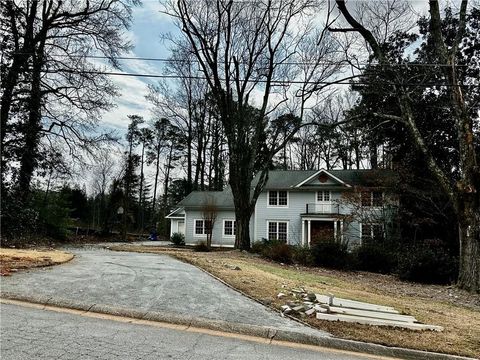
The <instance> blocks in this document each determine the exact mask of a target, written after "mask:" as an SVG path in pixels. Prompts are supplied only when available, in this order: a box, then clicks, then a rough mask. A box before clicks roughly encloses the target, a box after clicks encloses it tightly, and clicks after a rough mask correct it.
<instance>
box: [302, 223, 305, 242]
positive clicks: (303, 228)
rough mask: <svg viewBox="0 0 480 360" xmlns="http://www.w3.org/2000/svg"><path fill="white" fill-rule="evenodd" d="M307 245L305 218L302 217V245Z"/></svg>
mask: <svg viewBox="0 0 480 360" xmlns="http://www.w3.org/2000/svg"><path fill="white" fill-rule="evenodd" d="M304 245H305V220H303V219H302V246H304Z"/></svg>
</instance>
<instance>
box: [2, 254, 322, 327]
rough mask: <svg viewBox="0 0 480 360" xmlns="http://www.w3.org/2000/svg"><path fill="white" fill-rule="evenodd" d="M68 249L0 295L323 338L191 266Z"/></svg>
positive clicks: (6, 285)
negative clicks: (64, 257)
mask: <svg viewBox="0 0 480 360" xmlns="http://www.w3.org/2000/svg"><path fill="white" fill-rule="evenodd" d="M69 251H72V252H73V253H74V254H75V258H74V259H73V260H72V261H70V262H69V263H66V264H63V265H59V266H55V267H48V268H41V269H35V270H30V271H27V272H20V273H17V274H14V275H13V276H11V277H6V278H3V279H2V286H1V293H2V294H3V295H4V296H10V297H12V296H13V297H17V298H19V297H20V298H22V297H23V298H29V299H31V298H32V297H33V298H38V299H43V302H44V303H48V302H51V301H50V300H51V299H54V300H55V299H61V300H62V301H63V303H65V302H66V303H67V305H69V306H71V307H77V306H78V305H79V304H81V305H82V307H83V308H85V306H88V308H90V307H91V308H92V310H95V309H101V307H102V306H114V307H119V308H122V309H132V310H134V311H137V312H145V313H147V312H162V313H168V314H175V315H180V316H185V317H194V318H201V319H208V320H223V321H226V322H229V323H235V324H247V325H257V326H267V327H273V328H276V329H280V330H287V331H294V332H300V333H305V334H309V335H310V334H311V335H314V336H328V334H326V333H323V332H321V331H318V330H313V329H311V328H309V327H306V326H303V325H301V324H299V323H297V322H295V321H292V320H289V319H286V318H283V317H281V316H280V315H279V314H278V313H276V312H274V311H272V310H270V309H268V308H266V307H264V306H263V305H261V304H259V303H257V302H255V301H252V300H250V299H248V298H246V297H244V296H242V295H241V294H239V293H238V292H236V291H234V290H232V289H230V288H229V287H227V286H225V285H223V284H222V283H220V282H218V281H217V280H215V279H213V278H212V277H210V276H209V275H208V274H206V273H204V272H203V271H201V270H199V269H197V268H196V267H194V266H192V265H188V264H185V263H182V262H180V261H178V260H175V259H173V258H171V257H169V256H166V255H156V254H140V253H129V252H114V251H110V250H106V249H102V248H99V247H84V248H75V249H69ZM40 302H42V301H40Z"/></svg>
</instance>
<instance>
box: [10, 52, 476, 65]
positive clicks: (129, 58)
mask: <svg viewBox="0 0 480 360" xmlns="http://www.w3.org/2000/svg"><path fill="white" fill-rule="evenodd" d="M31 54H32V53H15V55H31ZM49 56H51V57H72V58H85V59H103V60H129V61H130V60H134V61H154V62H164V63H189V62H195V63H198V60H195V59H192V60H187V59H185V60H182V59H172V58H155V57H136V56H113V57H108V56H104V55H70V54H69V55H67V54H49ZM240 63H242V62H240ZM243 64H244V63H243ZM273 64H274V65H336V66H342V67H345V66H353V65H352V64H350V63H348V62H347V61H344V60H342V61H340V63H337V62H333V61H319V62H315V61H312V62H306V61H285V62H276V63H273ZM355 65H358V66H369V65H373V66H375V65H378V66H388V67H409V66H419V67H451V66H452V65H451V64H437V63H418V62H409V63H390V64H372V63H368V62H358V63H356V64H355ZM455 67H469V65H455Z"/></svg>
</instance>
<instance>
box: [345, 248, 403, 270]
mask: <svg viewBox="0 0 480 360" xmlns="http://www.w3.org/2000/svg"><path fill="white" fill-rule="evenodd" d="M352 256H353V258H354V263H355V269H357V270H363V271H371V272H376V273H380V274H390V273H392V272H394V271H395V270H396V268H397V253H396V252H395V250H394V249H393V248H392V247H391V246H389V245H385V244H365V245H361V246H359V247H357V248H356V249H355V250H353V252H352Z"/></svg>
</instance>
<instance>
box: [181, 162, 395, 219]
mask: <svg viewBox="0 0 480 360" xmlns="http://www.w3.org/2000/svg"><path fill="white" fill-rule="evenodd" d="M321 172H323V173H326V174H327V175H329V174H330V175H331V178H332V180H333V181H334V182H335V183H336V184H333V185H331V184H330V185H325V187H326V188H328V189H332V188H343V189H346V188H348V187H351V186H365V187H389V186H392V185H393V181H394V180H395V178H396V177H395V173H394V172H393V171H390V170H384V169H379V170H323V171H322V170H272V171H269V173H268V181H267V184H266V185H265V190H269V189H277V190H279V189H287V190H291V189H295V190H302V189H305V190H311V189H318V185H310V184H309V181H306V180H309V178H315V175H316V174H320V173H321ZM257 181H258V175H257V176H256V177H255V178H254V179H253V182H252V187H253V186H255V184H256V182H257ZM209 203H211V204H215V206H216V207H217V208H218V209H221V210H234V209H235V206H234V203H233V194H232V190H231V188H230V187H227V188H226V189H225V190H223V191H192V192H191V193H190V194H188V195H187V197H185V198H184V199H183V200H182V201H180V202H179V203H178V204H177V206H178V207H179V208H188V209H201V208H202V207H204V206H205V205H207V204H209Z"/></svg>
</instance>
